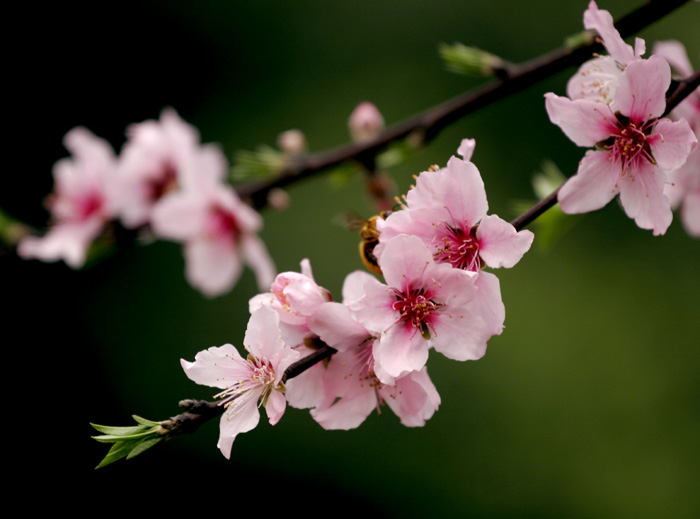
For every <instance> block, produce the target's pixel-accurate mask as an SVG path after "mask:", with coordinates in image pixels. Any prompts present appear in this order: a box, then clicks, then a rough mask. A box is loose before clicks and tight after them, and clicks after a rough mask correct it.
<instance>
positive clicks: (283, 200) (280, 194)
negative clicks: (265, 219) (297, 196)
mask: <svg viewBox="0 0 700 519" xmlns="http://www.w3.org/2000/svg"><path fill="white" fill-rule="evenodd" d="M267 203H268V204H269V205H270V207H272V208H273V209H275V210H277V211H284V210H285V209H287V208H289V206H290V205H291V203H292V199H291V197H290V196H289V193H287V192H286V191H285V190H284V189H280V188H279V187H276V188H273V189H270V192H269V193H268V194H267Z"/></svg>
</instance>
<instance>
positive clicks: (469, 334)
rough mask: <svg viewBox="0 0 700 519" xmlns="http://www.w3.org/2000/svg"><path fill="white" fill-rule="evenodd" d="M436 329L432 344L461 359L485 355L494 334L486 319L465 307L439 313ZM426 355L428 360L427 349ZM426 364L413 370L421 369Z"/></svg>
mask: <svg viewBox="0 0 700 519" xmlns="http://www.w3.org/2000/svg"><path fill="white" fill-rule="evenodd" d="M435 329H436V332H435V333H434V334H432V335H431V340H430V343H431V344H432V346H433V347H434V348H435V350H436V351H439V352H440V353H442V354H443V355H444V356H445V357H447V358H448V359H453V360H459V361H464V360H477V359H480V358H481V357H483V356H484V353H486V342H487V341H488V339H489V337H491V335H492V334H491V333H490V332H489V331H488V330H487V327H486V323H485V322H484V320H483V319H482V318H481V317H479V316H477V315H476V314H473V313H472V312H471V311H469V310H468V309H467V308H464V307H463V308H460V309H455V311H454V312H450V313H449V314H448V313H444V312H443V313H441V314H439V316H438V317H436V319H435ZM418 336H419V337H420V335H418ZM425 357H426V360H427V357H428V355H427V351H426V355H425ZM424 364H425V363H423V364H422V365H421V366H419V367H418V368H414V369H413V370H414V371H415V370H416V369H420V367H422V366H423V365H424ZM394 376H397V375H394Z"/></svg>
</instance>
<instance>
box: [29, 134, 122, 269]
mask: <svg viewBox="0 0 700 519" xmlns="http://www.w3.org/2000/svg"><path fill="white" fill-rule="evenodd" d="M64 144H65V146H66V148H68V150H69V151H70V152H71V154H72V155H73V156H72V158H66V159H63V160H60V161H58V162H57V163H56V164H55V165H54V168H53V175H54V181H55V186H54V193H53V194H52V195H51V196H50V198H49V199H48V202H47V205H48V208H49V210H50V212H51V219H52V222H51V225H50V228H49V231H48V232H47V233H46V235H45V236H43V237H41V238H37V237H33V236H32V237H26V238H24V239H23V240H22V241H21V242H20V243H19V247H18V250H17V252H18V254H19V255H20V256H21V257H23V258H38V259H41V260H43V261H56V260H58V259H63V260H64V261H65V262H66V263H67V264H68V265H70V266H71V267H73V268H79V267H81V266H83V264H84V263H85V259H86V256H87V251H88V249H89V247H90V245H91V243H92V242H93V240H94V239H95V238H97V237H98V236H99V235H100V233H101V232H102V231H103V229H104V227H105V224H106V223H107V222H108V221H109V220H110V219H112V218H113V216H114V215H115V212H116V210H117V207H118V200H117V199H116V198H115V195H114V194H115V192H117V191H118V189H116V180H117V179H116V177H115V175H114V174H115V168H116V158H115V156H114V152H113V151H112V148H111V147H110V145H109V144H108V143H107V142H105V141H104V140H102V139H100V138H98V137H95V136H94V135H93V134H92V133H90V132H89V131H88V130H86V129H85V128H74V129H73V130H71V131H70V132H68V133H67V134H66V136H65V138H64Z"/></svg>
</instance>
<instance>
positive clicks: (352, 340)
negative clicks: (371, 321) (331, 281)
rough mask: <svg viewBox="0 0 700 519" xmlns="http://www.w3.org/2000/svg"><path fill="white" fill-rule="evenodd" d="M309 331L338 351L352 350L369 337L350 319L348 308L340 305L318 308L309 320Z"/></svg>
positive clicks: (325, 305)
mask: <svg viewBox="0 0 700 519" xmlns="http://www.w3.org/2000/svg"><path fill="white" fill-rule="evenodd" d="M309 329H310V330H311V331H312V332H314V333H315V334H316V335H318V336H319V337H320V338H321V340H322V341H323V342H325V343H326V344H328V346H330V347H332V348H335V349H336V350H338V351H345V350H348V349H350V348H354V347H356V346H358V345H359V344H360V343H362V342H363V341H365V340H367V339H368V338H369V337H370V334H369V332H368V331H367V329H366V328H365V327H364V326H362V325H361V324H360V323H358V322H357V321H356V320H355V319H353V318H352V316H351V315H350V310H349V309H348V307H347V306H345V305H342V304H340V303H324V304H323V305H321V306H319V307H318V310H316V312H315V313H314V314H313V315H312V316H311V317H310V318H309Z"/></svg>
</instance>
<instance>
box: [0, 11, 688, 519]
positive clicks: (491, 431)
mask: <svg viewBox="0 0 700 519" xmlns="http://www.w3.org/2000/svg"><path fill="white" fill-rule="evenodd" d="M640 3H641V2H639V1H632V0H630V1H627V0H625V1H618V0H609V1H607V2H601V7H602V8H607V9H609V10H610V11H611V12H612V14H613V15H614V16H615V17H616V18H618V17H620V16H621V15H623V14H625V13H627V12H629V11H631V10H632V9H634V8H635V7H636V6H637V5H638V4H640ZM693 4H694V5H693ZM585 7H586V2H585V1H583V0H580V1H578V0H577V1H561V2H552V1H549V0H530V1H528V2H522V1H519V0H494V1H492V2H488V3H485V2H476V1H471V0H464V1H459V2H457V1H432V2H428V1H425V0H356V1H354V2H346V1H326V2H317V1H310V0H296V1H295V2H281V1H273V0H258V1H256V2H239V1H203V2H186V1H168V2H165V1H153V0H148V1H139V2H134V1H122V2H119V3H94V2H91V3H77V2H71V3H68V4H65V3H60V4H48V5H45V6H42V7H41V8H40V9H39V8H35V7H32V6H28V5H25V6H23V7H22V6H19V5H17V6H14V7H12V8H11V10H10V11H9V13H8V15H7V20H14V22H13V24H14V23H15V22H16V23H17V25H18V27H19V28H21V31H20V32H21V34H22V36H21V37H16V38H17V39H16V40H15V41H13V42H11V43H8V45H7V46H6V52H5V59H6V60H7V69H6V75H5V81H4V83H5V84H6V85H7V86H9V88H10V95H9V96H7V97H6V105H7V106H8V108H7V116H8V117H9V124H8V123H7V122H6V124H5V128H6V131H8V132H9V135H10V137H9V139H8V138H7V137H6V138H5V139H6V141H5V142H6V147H5V150H6V152H5V156H6V157H9V158H10V164H9V165H8V166H6V168H5V171H4V173H3V174H2V181H1V182H2V188H1V189H0V207H3V208H4V209H5V210H6V211H7V212H9V213H10V214H12V215H13V216H15V217H17V218H20V219H22V220H25V221H27V222H29V223H31V224H33V225H36V226H41V225H43V224H44V223H45V221H46V216H47V215H46V212H45V210H44V209H43V207H42V205H41V201H42V198H43V197H45V196H46V195H47V194H48V193H49V192H50V191H51V185H52V177H51V168H52V165H53V163H54V162H55V161H56V160H58V159H60V158H62V157H64V156H66V151H65V150H64V148H63V147H62V142H61V140H62V137H63V135H64V134H65V133H66V132H67V131H68V130H70V129H71V128H73V127H74V126H78V125H83V126H86V127H88V128H89V129H91V130H92V131H93V132H94V133H96V134H97V135H99V136H101V137H104V138H106V139H107V140H109V141H110V142H111V143H112V144H113V146H114V147H115V149H117V150H118V149H119V148H120V147H121V146H122V144H123V142H124V130H125V128H126V127H127V125H129V124H130V123H133V122H140V121H143V120H145V119H152V118H157V117H158V116H159V113H160V111H161V109H162V108H164V107H166V106H172V107H174V108H175V109H176V110H178V112H179V113H180V115H181V116H182V117H183V118H184V119H185V120H187V121H188V122H190V123H191V124H193V125H195V126H197V127H198V128H199V130H200V132H201V136H202V140H203V142H216V143H219V144H220V145H221V147H222V148H223V149H224V150H225V152H226V154H227V155H228V156H229V157H230V156H232V155H233V154H234V153H235V151H237V150H239V149H253V148H255V147H256V146H257V145H258V144H261V143H268V144H274V142H275V139H276V137H277V135H278V134H279V133H280V132H281V131H284V130H287V129H290V128H299V129H301V130H302V131H304V132H305V133H306V135H307V138H308V141H309V143H310V147H311V149H312V151H319V150H323V149H327V148H331V147H334V146H337V145H341V144H344V143H346V142H348V141H349V137H348V133H347V126H346V121H347V117H348V115H349V114H350V112H351V111H352V109H353V108H354V106H355V105H356V104H358V103H359V102H361V101H365V100H369V101H372V102H374V103H375V104H376V105H377V106H378V107H379V109H380V110H381V111H382V113H383V114H384V116H385V119H386V120H387V122H388V123H389V124H392V123H396V122H398V121H400V120H402V119H404V118H407V117H409V116H410V115H412V114H414V113H417V112H419V111H422V110H424V109H426V108H428V107H430V106H433V105H435V104H437V103H439V102H442V101H444V100H446V99H448V98H450V97H453V96H455V95H457V94H459V93H461V92H463V91H465V90H467V89H470V88H472V87H474V86H476V85H478V84H479V83H480V81H479V80H475V79H466V78H464V77H460V76H455V75H452V74H450V73H448V72H446V71H445V70H444V67H443V65H442V63H441V62H440V59H439V58H438V55H437V45H438V44H439V43H441V42H447V43H451V42H454V41H461V42H463V43H466V44H471V45H476V46H479V47H481V48H484V49H487V50H490V51H492V52H494V53H496V54H498V55H501V56H502V57H504V58H506V59H508V60H511V61H516V62H517V61H522V60H526V59H528V58H531V57H534V56H536V55H538V54H540V53H542V52H545V51H547V50H549V49H551V48H554V47H556V46H559V45H560V44H561V43H562V41H563V39H564V38H565V37H566V36H568V35H570V34H572V33H575V32H577V31H579V30H581V29H582V13H583V10H584V9H585ZM699 25H700V5H698V4H697V3H693V2H691V3H690V5H686V6H685V7H683V8H681V9H680V10H678V11H677V12H676V13H674V14H672V15H670V16H669V17H667V18H666V19H664V20H662V21H660V22H659V23H657V24H655V25H653V26H652V27H651V28H649V29H647V30H645V31H644V32H643V33H642V34H641V36H643V37H645V38H646V39H647V45H648V47H651V43H652V42H653V41H655V40H658V39H669V38H675V39H679V40H681V41H683V42H684V43H685V44H686V45H687V47H688V49H689V52H690V55H691V59H692V60H693V61H694V64H695V65H696V66H697V65H698V60H697V58H698V50H699V49H700V37H698V32H697V28H698V26H699ZM6 39H7V37H6ZM572 73H573V70H569V71H567V72H565V73H563V74H560V75H558V76H556V77H555V78H553V79H551V80H548V81H545V82H543V83H542V84H540V85H537V86H535V87H533V88H530V89H529V90H527V91H525V92H522V93H520V94H518V95H515V96H513V97H512V98H510V99H508V100H507V101H504V102H501V103H499V104H498V105H495V106H492V107H489V108H487V109H485V110H483V111H481V112H479V113H477V114H474V115H472V116H469V117H467V118H465V119H463V120H461V121H460V122H458V123H456V124H454V125H453V126H451V127H450V128H449V129H447V130H445V131H444V132H442V133H441V134H440V136H439V137H438V138H437V139H436V140H435V141H434V142H433V143H432V144H431V145H430V146H429V147H427V148H426V149H425V150H423V151H422V152H421V153H419V154H417V155H416V156H415V157H414V158H412V159H411V160H409V161H408V162H406V163H404V164H403V165H401V166H399V167H396V168H394V169H392V170H391V174H392V176H393V177H394V179H395V181H396V183H397V186H398V188H399V190H400V191H402V192H403V191H405V190H406V189H407V187H408V185H409V184H410V182H411V175H413V174H415V173H418V172H419V171H421V170H423V169H425V168H426V167H427V166H428V165H430V164H433V163H437V164H445V163H446V161H447V159H448V158H449V157H450V155H452V154H454V153H455V151H456V148H457V146H458V144H459V142H460V140H461V139H462V138H465V137H473V138H476V139H477V149H476V154H475V156H474V159H473V160H474V161H475V163H476V164H477V166H478V167H479V169H480V170H481V172H482V175H483V177H484V181H485V184H486V188H487V193H488V196H489V202H490V207H491V209H490V212H492V213H497V214H499V215H501V216H503V217H504V218H507V219H509V218H512V217H513V216H515V215H516V212H515V211H514V210H513V204H514V202H515V201H516V200H523V199H532V198H533V197H534V195H533V193H532V188H531V184H530V181H531V176H532V174H533V173H534V172H535V171H536V170H538V169H539V168H540V166H541V164H542V161H543V160H544V159H551V160H553V161H555V162H556V163H557V164H558V165H559V167H560V168H561V169H562V170H563V171H565V172H566V173H567V174H569V175H570V174H572V173H573V172H574V171H575V168H576V165H577V162H578V160H579V159H580V157H581V156H582V153H583V151H582V150H580V149H578V148H576V147H575V146H574V145H573V144H572V143H571V142H570V141H569V140H568V139H567V138H566V137H565V136H564V135H563V134H562V133H561V131H560V130H559V129H558V128H556V127H554V126H553V125H551V124H549V122H548V119H547V116H546V113H545V110H544V102H543V94H544V93H545V92H547V91H554V92H557V93H559V94H562V95H563V94H564V91H565V90H564V89H565V83H566V79H567V78H568V77H569V76H570V75H571V74H572ZM288 192H289V194H290V196H291V200H292V205H291V207H290V208H289V209H288V210H287V211H284V212H277V213H276V212H271V211H267V212H265V213H264V217H265V229H264V231H263V233H262V237H263V239H264V240H265V241H266V243H267V245H268V247H269V249H270V251H271V252H272V254H273V256H274V259H275V261H276V263H277V265H278V268H279V270H280V271H283V270H298V265H299V262H300V260H301V259H303V258H309V259H310V260H311V264H312V267H313V269H314V274H315V277H316V280H317V282H319V283H320V284H321V285H323V286H325V287H327V288H328V289H330V290H331V291H333V292H334V293H335V294H337V295H338V297H340V296H339V294H340V287H341V285H342V280H343V278H344V276H345V275H346V274H347V273H349V272H351V271H352V270H355V269H358V268H361V263H360V260H359V258H358V257H357V256H356V249H357V236H356V235H355V234H353V233H352V232H348V231H347V230H345V229H344V228H343V227H342V226H340V225H338V223H337V220H338V216H339V215H342V214H343V213H345V212H346V211H348V210H352V211H356V212H358V213H360V214H364V215H367V216H369V214H371V213H370V211H371V206H370V205H369V203H368V202H367V200H366V198H365V197H364V194H363V184H362V180H361V179H360V178H357V179H355V180H352V181H350V182H348V183H346V184H345V185H342V186H338V185H337V184H335V183H333V182H331V181H329V180H328V178H326V177H319V178H316V179H312V180H309V181H306V182H303V183H300V184H298V185H295V186H293V187H291V188H290V189H289V190H288ZM572 222H573V220H572ZM699 260H700V241H698V240H697V239H695V240H693V239H691V238H689V237H688V236H687V235H686V234H685V232H684V230H683V228H682V227H681V226H680V223H679V221H678V220H676V221H674V223H673V224H672V226H671V228H670V229H669V231H668V232H667V234H666V235H665V236H663V237H653V236H652V234H651V232H649V231H642V230H640V229H638V228H637V227H636V226H635V225H634V222H633V221H631V220H629V219H628V218H627V217H626V216H625V215H624V213H623V212H622V210H621V209H620V208H619V207H618V206H617V205H616V204H610V205H609V206H608V207H606V208H605V209H603V210H601V211H598V212H596V213H594V214H590V215H586V216H585V217H582V218H578V219H576V221H575V224H574V225H573V226H572V227H571V229H570V231H569V232H568V233H567V234H566V235H564V236H563V237H562V238H561V239H560V240H559V241H558V242H557V243H556V244H555V245H554V247H552V248H551V249H549V250H545V249H543V248H542V247H539V246H538V245H537V240H536V243H535V246H533V249H532V250H531V252H530V253H528V255H526V256H525V258H524V259H523V260H522V261H521V262H520V264H519V265H517V266H516V268H514V269H512V270H508V271H507V270H500V271H498V272H497V274H498V275H499V277H500V279H501V284H502V291H503V298H504V301H505V304H506V309H507V318H506V330H505V332H504V333H503V334H502V335H501V336H499V337H495V338H493V339H492V340H491V341H490V344H489V350H488V352H487V354H486V356H485V357H484V358H483V359H482V360H480V361H478V362H470V363H457V362H453V361H448V360H446V359H444V358H442V357H440V356H439V355H432V356H431V359H430V362H429V370H430V373H431V376H432V378H433V380H434V382H435V385H436V386H437V388H438V390H439V392H440V394H441V396H442V405H441V408H440V410H439V411H438V412H437V413H436V414H435V416H434V417H433V418H432V419H431V420H430V421H429V422H428V423H427V425H426V426H425V427H424V428H418V429H408V428H405V427H403V426H401V425H400V423H399V421H398V419H396V417H395V416H393V415H392V413H391V412H390V411H389V410H388V409H387V410H386V411H385V412H384V413H382V415H381V416H377V415H376V414H375V415H372V416H371V417H370V418H369V419H368V420H367V422H366V423H365V424H364V425H363V426H362V427H360V428H359V429H357V430H354V431H349V432H327V431H324V430H322V429H321V428H320V427H319V426H318V425H317V424H316V423H315V422H314V421H313V420H312V419H311V417H310V416H309V415H308V413H306V412H304V411H299V410H294V409H289V410H288V412H287V414H286V415H285V416H284V418H283V420H282V421H281V422H280V423H279V424H278V425H277V426H275V427H274V428H273V427H270V426H269V424H267V423H266V422H265V420H264V419H263V420H262V421H261V424H260V426H259V427H258V428H257V429H256V430H255V431H253V432H250V433H247V434H244V435H242V436H240V437H239V438H238V439H237V440H236V442H235V444H234V447H233V452H232V455H231V460H230V461H227V460H225V459H224V458H223V457H222V456H221V454H220V453H219V451H218V449H217V448H216V439H217V436H218V426H217V424H216V423H210V424H207V425H205V426H204V427H203V428H202V429H201V430H200V431H199V432H198V433H197V434H195V435H190V436H188V437H182V438H179V439H177V440H174V441H172V442H168V443H167V444H165V445H162V446H159V447H158V448H156V449H154V450H152V451H149V452H148V453H146V454H144V455H142V456H140V457H138V458H135V459H133V460H130V461H128V462H124V461H121V462H119V463H116V464H114V465H112V466H109V467H107V468H105V469H100V470H98V471H94V470H93V467H94V466H96V465H97V464H98V463H99V461H100V459H101V458H102V457H103V456H104V454H105V453H106V451H107V446H105V445H102V444H98V443H97V442H94V441H93V440H91V439H90V435H91V434H94V431H93V430H92V429H91V427H90V426H89V425H88V424H89V422H95V423H102V424H109V425H128V424H130V423H131V419H130V415H131V414H138V415H140V416H144V417H147V418H150V419H155V420H159V419H165V418H167V417H169V416H172V415H175V414H177V413H178V412H179V410H178V408H177V402H178V400H180V399H182V398H210V397H211V396H212V390H211V388H207V387H201V386H197V385H195V384H194V383H192V382H190V381H189V380H188V379H187V378H186V377H185V376H184V374H183V372H182V370H181V368H180V365H179V359H180V358H186V359H190V360H191V359H193V358H194V355H195V354H196V353H197V352H198V351H199V350H201V349H204V348H207V347H209V346H214V345H216V346H218V345H221V344H224V343H226V342H231V343H233V344H236V345H240V343H241V340H242V337H243V333H244V330H245V325H246V321H247V317H248V313H247V301H248V299H249V298H250V297H251V296H252V295H254V294H255V293H256V287H255V284H254V279H253V276H252V273H251V272H250V271H246V272H245V274H244V276H243V278H242V279H241V281H240V283H239V284H238V285H237V286H236V288H235V290H234V291H233V292H232V293H230V294H228V295H226V296H224V297H220V298H216V299H213V300H210V299H206V298H204V297H203V296H201V295H200V294H199V293H198V292H196V291H195V290H193V289H192V288H191V287H189V286H188V285H187V283H186V281H185V279H184V276H183V268H184V262H183V259H182V254H181V250H180V246H179V245H177V244H173V243H165V242H159V243H155V244H152V245H148V246H136V247H134V248H131V249H129V250H123V251H120V252H118V253H117V254H115V255H114V256H112V257H110V258H108V259H107V260H105V261H103V262H101V263H99V264H97V265H94V266H92V267H90V268H88V269H85V270H82V271H77V272H76V271H72V270H71V269H69V268H68V267H66V266H65V265H64V264H62V263H60V264H43V263H40V262H36V261H31V262H22V261H19V260H17V259H16V258H7V257H6V258H2V259H1V260H0V265H1V266H2V279H3V290H2V293H3V296H5V297H4V299H5V302H6V305H7V306H6V309H5V310H3V328H4V332H5V333H4V339H3V344H4V348H3V350H4V353H5V355H6V366H7V368H8V369H7V372H8V373H9V374H11V376H10V377H6V380H7V383H6V389H5V398H6V402H7V403H6V420H7V421H6V429H5V430H6V436H5V437H6V442H7V443H6V450H11V451H12V452H13V453H16V454H19V456H18V458H17V459H18V460H19V463H17V462H14V463H13V464H12V471H13V472H14V473H15V474H16V477H15V478H13V483H11V487H13V488H30V487H31V488H33V489H38V490H39V492H38V495H39V496H45V499H37V502H36V503H30V506H33V507H42V506H51V508H53V509H56V508H58V509H66V510H73V511H75V512H77V513H79V514H80V515H82V513H84V512H100V511H103V510H110V511H114V512H118V513H123V514H126V513H134V512H136V511H137V510H141V511H147V512H148V513H156V512H157V513H162V514H173V513H177V514H181V513H192V512H199V513H202V514H210V513H218V512H225V513H227V514H230V515H231V516H235V515H238V514H240V513H244V512H245V511H254V512H257V513H263V514H266V515H269V514H274V515H277V514H280V513H292V512H300V513H301V514H304V515H305V516H312V517H313V516H323V517H326V516H328V515H335V514H338V513H347V514H350V513H361V514H364V515H367V514H368V515H370V516H377V517H425V516H433V517H452V516H458V517H486V518H505V517H573V518H576V517H598V518H607V517H610V518H627V517H629V518H641V517H653V518H659V517H673V518H686V517H687V518H690V517H698V516H700V494H698V488H700V377H699V376H698V373H700V369H699V368H700V353H698V352H699V349H698V346H699V345H700V318H699V315H700V311H699V310H700V268H699V266H700V261H699ZM15 372H16V375H14V373H15Z"/></svg>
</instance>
